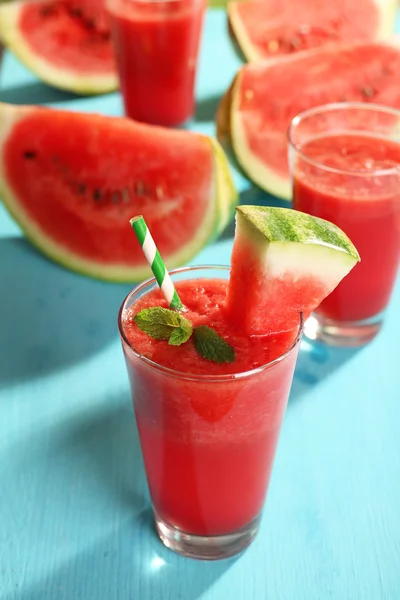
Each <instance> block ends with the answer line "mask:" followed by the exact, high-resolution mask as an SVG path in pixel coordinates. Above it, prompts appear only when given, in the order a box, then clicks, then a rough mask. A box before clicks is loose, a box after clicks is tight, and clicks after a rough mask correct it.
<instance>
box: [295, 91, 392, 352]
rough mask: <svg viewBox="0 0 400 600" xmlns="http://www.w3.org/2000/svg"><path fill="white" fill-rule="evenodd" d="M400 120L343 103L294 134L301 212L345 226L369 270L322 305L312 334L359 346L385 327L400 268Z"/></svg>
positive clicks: (303, 122) (304, 117)
mask: <svg viewBox="0 0 400 600" xmlns="http://www.w3.org/2000/svg"><path fill="white" fill-rule="evenodd" d="M399 134H400V112H399V111H397V110H392V109H390V108H385V107H382V106H378V105H373V104H362V103H342V104H333V105H325V106H321V107H317V108H314V109H311V110H308V111H306V112H304V113H302V114H300V115H298V116H297V117H296V118H295V119H294V120H293V121H292V124H291V126H290V129H289V158H290V165H291V171H292V180H293V207H294V208H295V209H297V210H300V211H303V212H306V213H309V214H311V215H316V216H318V217H322V218H323V219H327V220H329V221H331V222H333V223H335V224H336V225H338V226H339V227H340V228H341V229H342V230H343V231H344V232H345V233H347V235H348V236H349V237H350V239H351V240H352V241H353V242H354V244H355V245H356V247H357V249H358V251H359V254H360V257H361V262H360V264H358V265H357V266H356V267H355V268H354V270H353V271H352V272H351V273H350V275H349V276H348V277H346V278H345V279H344V280H343V281H342V282H341V283H339V285H338V287H337V288H336V289H335V290H334V291H333V292H332V293H331V294H330V295H329V296H328V297H327V298H326V299H325V300H324V301H323V302H322V303H321V304H320V306H319V307H318V308H317V310H316V311H315V313H314V315H313V317H311V319H310V320H309V321H308V322H307V323H306V327H305V332H306V334H308V335H310V336H311V337H320V338H322V339H325V340H326V341H328V342H331V343H339V344H344V345H353V344H354V345H357V344H361V343H365V342H367V341H368V340H370V339H371V338H372V337H374V335H376V333H377V332H378V331H379V328H380V327H381V324H382V321H383V316H384V311H385V308H386V306H387V304H388V302H389V299H390V296H391V292H392V289H393V286H394V283H395V279H396V275H397V271H398V264H399V229H398V223H399V218H400V136H399Z"/></svg>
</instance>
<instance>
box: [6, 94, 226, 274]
mask: <svg viewBox="0 0 400 600" xmlns="http://www.w3.org/2000/svg"><path fill="white" fill-rule="evenodd" d="M0 197H1V198H2V199H3V201H4V204H5V205H6V207H7V208H8V209H9V211H10V213H11V214H12V215H13V216H14V217H15V219H16V220H17V221H18V223H19V224H20V226H21V228H22V229H23V230H24V231H25V233H26V235H27V237H28V238H29V239H30V240H31V242H32V243H33V244H34V245H35V246H36V247H37V248H38V249H39V250H41V251H42V252H43V253H44V254H46V255H47V256H48V257H50V258H52V259H53V260H55V261H57V262H59V263H61V264H63V265H65V266H66V267H69V268H71V269H73V270H76V271H79V272H81V273H84V274H86V275H90V276H93V277H98V278H101V279H106V280H111V281H139V280H142V279H143V278H145V277H148V276H150V275H151V270H150V268H149V266H148V264H147V261H146V259H145V258H144V255H143V252H142V251H141V249H140V246H139V245H138V244H137V242H136V240H135V239H134V236H133V235H132V231H131V227H130V225H129V220H130V218H131V217H132V216H133V215H136V214H142V215H143V216H144V218H145V219H146V222H147V224H148V226H149V228H150V230H151V231H152V233H153V235H154V237H155V238H156V239H157V245H158V248H159V250H160V252H161V254H162V256H163V258H164V260H165V262H166V264H167V266H168V268H173V267H176V266H180V265H182V264H183V263H186V262H188V261H189V260H190V259H191V258H192V257H193V256H194V255H195V254H196V253H197V252H199V251H200V249H202V248H203V247H204V246H205V245H206V244H207V243H208V242H209V241H210V240H212V239H213V238H214V237H215V236H217V235H218V234H219V233H220V232H221V231H222V230H223V229H224V227H225V226H226V224H227V223H228V221H229V220H230V219H231V217H232V216H233V209H234V206H235V204H236V202H237V194H236V192H235V189H234V186H233V182H232V179H231V175H230V171H229V167H228V163H227V160H226V157H225V155H224V153H223V151H222V149H221V147H220V146H219V144H218V142H217V141H216V140H215V139H213V138H210V137H208V136H205V135H200V134H196V133H191V132H188V131H184V130H181V131H180V130H172V129H166V128H162V127H155V126H151V125H145V124H142V123H136V122H135V121H132V120H130V119H125V118H119V117H106V116H101V115H90V114H80V113H75V112H68V111H60V110H52V109H47V108H41V107H33V106H30V107H29V106H27V107H23V106H18V107H17V106H12V105H7V104H0Z"/></svg>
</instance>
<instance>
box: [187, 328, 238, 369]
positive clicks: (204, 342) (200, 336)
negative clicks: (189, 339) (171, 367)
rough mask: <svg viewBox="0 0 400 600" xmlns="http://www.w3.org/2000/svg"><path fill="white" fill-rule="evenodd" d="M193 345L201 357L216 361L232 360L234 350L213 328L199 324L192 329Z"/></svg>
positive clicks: (233, 358)
mask: <svg viewBox="0 0 400 600" xmlns="http://www.w3.org/2000/svg"><path fill="white" fill-rule="evenodd" d="M193 333H194V345H195V346H196V350H197V352H198V353H199V354H200V356H202V357H203V358H205V359H207V360H212V361H214V362H217V363H223V362H228V363H230V362H233V361H234V360H235V350H234V349H233V348H232V346H230V345H229V344H228V343H227V342H225V340H224V339H222V337H221V336H219V335H218V333H217V332H216V331H214V329H212V328H211V327H207V325H201V326H200V327H195V329H194V332H193Z"/></svg>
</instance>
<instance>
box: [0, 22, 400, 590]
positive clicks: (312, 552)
mask: <svg viewBox="0 0 400 600" xmlns="http://www.w3.org/2000/svg"><path fill="white" fill-rule="evenodd" d="M225 29H226V27H225V19H224V15H223V13H222V12H220V11H214V12H213V13H211V14H209V15H208V18H207V23H206V31H205V37H204V40H203V42H204V43H203V48H202V54H201V62H200V73H199V80H198V99H199V102H198V110H197V115H196V121H195V123H194V124H193V127H194V128H196V129H197V130H200V131H203V132H206V133H213V131H214V127H213V123H212V119H213V116H214V113H215V109H216V106H217V102H218V98H219V97H220V95H221V94H222V92H223V91H224V89H225V88H226V87H227V86H228V84H229V83H230V81H231V78H232V76H233V74H234V72H235V70H236V68H237V66H238V64H239V62H238V59H237V58H236V57H235V55H234V53H233V50H232V48H231V46H230V44H229V42H228V39H227V36H226V33H225ZM0 100H2V101H8V102H14V103H40V104H47V105H52V106H58V107H63V108H71V109H74V110H82V111H100V112H104V113H106V114H114V115H118V114H121V113H122V106H121V100H120V98H119V96H118V95H117V94H111V95H109V96H104V97H98V98H93V99H82V98H77V97H74V96H72V95H68V94H64V93H61V92H58V91H55V90H52V89H51V88H48V87H46V86H45V85H42V84H41V83H39V82H38V81H37V80H36V79H35V78H34V77H33V76H32V75H30V74H29V73H28V72H27V71H26V70H25V69H24V68H23V67H22V66H21V65H20V64H19V63H17V61H16V60H14V59H13V58H12V57H11V56H10V55H6V56H5V59H4V64H3V69H2V72H1V80H0ZM235 177H236V183H237V185H238V187H239V189H240V191H241V201H242V202H245V203H252V202H256V203H259V202H260V203H262V202H267V203H268V202H270V201H271V199H270V198H268V197H267V196H265V195H263V194H261V193H260V192H257V191H256V190H255V189H254V188H252V187H251V185H250V184H249V183H248V182H247V181H245V180H244V179H243V178H242V177H241V176H239V175H238V174H235ZM231 244H232V240H231V231H228V232H227V233H226V234H225V235H224V236H223V237H222V238H221V239H220V240H219V241H218V242H217V243H215V244H214V245H213V246H212V247H209V248H207V249H206V250H204V251H203V252H202V253H201V254H200V255H199V256H198V257H197V258H196V261H195V262H196V263H197V264H200V263H209V262H220V263H227V262H228V261H229V256H230V250H231ZM128 287H129V286H126V285H111V284H105V283H99V282H96V281H93V280H90V279H86V278H84V277H80V276H78V275H75V274H73V273H70V272H68V271H66V270H64V269H62V268H60V267H58V266H56V265H55V264H52V263H51V262H49V261H47V260H46V259H45V258H43V257H42V256H40V255H39V254H37V253H36V252H35V251H34V250H33V249H32V248H31V246H30V245H29V244H28V243H27V242H26V241H25V240H24V238H23V237H22V235H21V232H20V230H19V228H18V227H17V226H16V225H15V224H14V223H13V221H12V220H11V219H10V217H9V216H8V215H7V214H6V213H5V211H4V210H3V208H2V207H1V206H0V598H1V600H14V599H15V600H17V599H18V600H47V599H48V600H136V599H137V600H161V599H162V600H197V599H200V598H202V599H203V600H225V599H229V598H232V599H233V600H325V599H327V600H328V599H329V600H330V599H332V600H347V599H348V600H398V599H399V598H400V384H399V367H400V359H399V345H400V314H399V307H400V281H398V284H397V287H396V290H395V293H394V296H393V298H392V302H391V305H390V308H389V311H388V313H387V318H386V322H385V326H384V328H383V330H382V331H381V333H380V335H379V336H378V337H377V338H376V339H375V340H374V341H373V342H372V343H371V344H370V345H368V346H366V347H364V348H361V349H353V350H345V349H332V348H328V347H325V346H323V345H317V344H313V345H310V344H309V343H307V342H303V345H302V348H301V354H300V357H299V361H298V365H297V368H296V373H295V377H294V382H293V389H292V393H291V396H290V400H289V405H288V410H287V414H286V418H285V422H284V426H283V430H282V435H281V440H280V445H279V449H278V453H277V457H276V463H275V469H274V473H273V477H272V483H271V488H270V493H269V496H268V500H267V503H266V507H265V512H264V518H263V522H262V528H261V532H260V535H259V537H258V538H257V540H256V541H255V543H254V544H253V545H252V546H251V547H250V548H249V549H248V550H247V551H246V552H245V553H244V554H243V555H241V556H240V557H237V558H235V559H232V560H227V561H221V562H217V563H204V562H198V561H194V560H190V559H185V558H181V557H179V556H176V555H175V554H173V553H172V552H171V551H169V550H167V549H166V548H164V546H163V545H162V544H161V543H160V542H159V541H158V539H157V537H156V535H155V533H154V531H153V528H152V520H151V514H150V511H149V499H148V492H147V488H146V483H145V478H144V472H143V465H142V459H141V454H140V448H139V443H138V437H137V433H136V429H135V423H134V417H133V411H132V407H131V401H130V395H129V390H128V381H127V377H126V374H125V366H124V363H123V358H122V352H121V348H120V342H119V339H118V334H117V328H116V315H117V311H118V308H119V305H120V303H121V301H122V299H123V298H124V296H125V294H126V293H127V291H128Z"/></svg>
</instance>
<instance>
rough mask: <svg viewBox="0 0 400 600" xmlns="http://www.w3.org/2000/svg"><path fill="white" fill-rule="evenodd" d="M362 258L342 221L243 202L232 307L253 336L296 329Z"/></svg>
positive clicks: (231, 285)
mask: <svg viewBox="0 0 400 600" xmlns="http://www.w3.org/2000/svg"><path fill="white" fill-rule="evenodd" d="M359 260H360V257H359V255H358V252H357V250H356V248H355V247H354V245H353V244H352V242H351V241H350V240H349V238H348V237H347V235H346V234H345V233H343V231H342V230H341V229H339V228H338V227H337V226H336V225H333V224H332V223H330V222H328V221H325V220H323V219H319V218H317V217H313V216H311V215H308V214H305V213H301V212H298V211H295V210H291V209H285V208H273V207H264V206H239V207H237V209H236V230H235V238H234V244H233V251H232V259H231V275H230V279H229V286H228V294H227V300H226V311H227V314H228V316H229V318H231V319H232V321H233V322H234V323H240V324H241V326H242V327H243V329H244V330H245V331H246V333H247V334H248V335H265V334H266V333H271V332H276V333H278V332H283V331H296V330H297V328H298V325H299V314H300V313H302V314H303V318H304V320H306V319H307V318H308V317H309V316H310V314H311V312H312V311H313V310H314V309H315V308H317V306H318V305H319V304H320V303H321V302H322V300H323V299H324V298H325V297H326V296H327V295H328V294H330V292H331V291H332V290H333V289H334V288H335V287H336V286H337V285H338V284H339V282H340V281H341V280H342V279H343V277H345V276H346V275H347V274H348V273H349V271H350V270H351V269H352V268H353V267H354V266H355V265H356V263H357V262H358V261H359Z"/></svg>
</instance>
